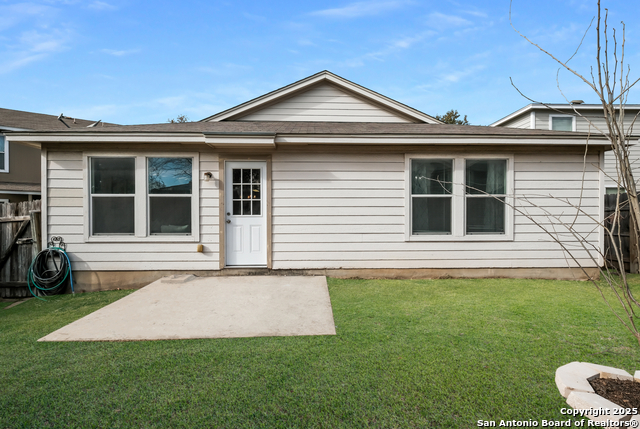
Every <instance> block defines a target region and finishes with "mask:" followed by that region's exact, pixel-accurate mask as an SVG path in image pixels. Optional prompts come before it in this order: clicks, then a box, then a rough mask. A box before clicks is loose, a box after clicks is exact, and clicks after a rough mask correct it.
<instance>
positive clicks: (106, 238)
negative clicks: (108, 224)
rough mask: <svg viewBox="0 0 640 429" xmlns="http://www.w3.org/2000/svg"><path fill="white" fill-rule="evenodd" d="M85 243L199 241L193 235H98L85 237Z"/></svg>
mask: <svg viewBox="0 0 640 429" xmlns="http://www.w3.org/2000/svg"><path fill="white" fill-rule="evenodd" d="M84 241H85V243H194V242H198V241H199V240H198V239H197V238H196V237H195V236H193V235H150V236H147V237H136V236H134V235H97V236H92V237H85V239H84Z"/></svg>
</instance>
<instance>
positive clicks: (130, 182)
mask: <svg viewBox="0 0 640 429" xmlns="http://www.w3.org/2000/svg"><path fill="white" fill-rule="evenodd" d="M90 159H91V166H90V168H91V231H92V234H94V235H100V234H131V235H132V234H133V233H134V219H135V213H134V205H135V201H134V200H135V197H134V194H135V158H90Z"/></svg>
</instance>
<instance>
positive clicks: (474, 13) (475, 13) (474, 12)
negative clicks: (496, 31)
mask: <svg viewBox="0 0 640 429" xmlns="http://www.w3.org/2000/svg"><path fill="white" fill-rule="evenodd" d="M462 13H466V14H468V15H472V16H477V17H478V18H488V17H489V15H487V14H486V13H484V12H480V11H477V10H463V11H462Z"/></svg>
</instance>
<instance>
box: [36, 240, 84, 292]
mask: <svg viewBox="0 0 640 429" xmlns="http://www.w3.org/2000/svg"><path fill="white" fill-rule="evenodd" d="M67 277H69V279H70V284H71V292H73V274H72V273H71V261H69V256H68V255H67V253H66V252H65V251H64V249H62V248H60V247H49V248H48V249H45V250H43V251H42V252H40V253H38V255H37V256H36V257H35V258H34V259H33V262H31V266H30V267H29V274H28V276H27V286H28V287H29V292H31V295H33V296H35V297H36V298H38V299H42V298H40V297H39V296H38V295H42V296H51V295H57V294H59V293H62V292H63V291H64V286H65V284H66V280H67ZM32 286H33V289H32V288H31V287H32ZM36 292H38V295H36ZM43 301H44V300H43Z"/></svg>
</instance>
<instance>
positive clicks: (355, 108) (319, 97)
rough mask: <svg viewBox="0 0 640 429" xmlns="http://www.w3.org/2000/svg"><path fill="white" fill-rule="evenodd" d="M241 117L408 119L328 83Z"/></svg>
mask: <svg viewBox="0 0 640 429" xmlns="http://www.w3.org/2000/svg"><path fill="white" fill-rule="evenodd" d="M238 120H240V121H327V122H411V121H410V120H409V119H407V118H405V117H402V116H399V115H397V114H395V113H391V112H389V111H388V110H385V109H383V108H382V107H380V106H378V105H374V104H372V103H369V102H367V101H364V100H362V99H360V98H357V97H356V96H354V95H351V94H349V93H347V92H345V91H342V90H340V89H338V88H337V87H335V86H333V85H330V84H326V83H325V84H321V85H317V86H315V87H313V88H311V89H309V90H308V91H305V92H303V93H302V94H298V95H295V96H293V97H291V98H288V99H286V100H284V101H281V102H279V103H276V104H274V105H271V106H268V107H265V108H262V109H260V110H259V111H257V112H254V113H249V114H248V115H246V116H243V117H241V118H239V119H238Z"/></svg>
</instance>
